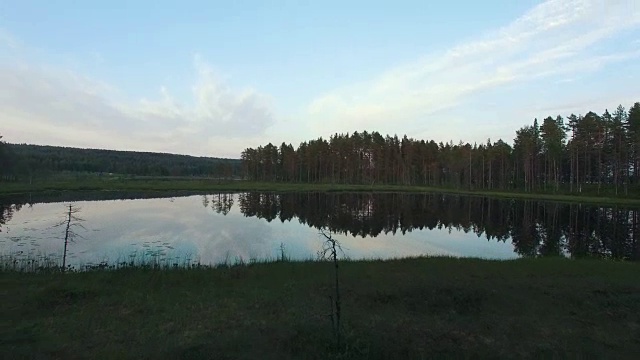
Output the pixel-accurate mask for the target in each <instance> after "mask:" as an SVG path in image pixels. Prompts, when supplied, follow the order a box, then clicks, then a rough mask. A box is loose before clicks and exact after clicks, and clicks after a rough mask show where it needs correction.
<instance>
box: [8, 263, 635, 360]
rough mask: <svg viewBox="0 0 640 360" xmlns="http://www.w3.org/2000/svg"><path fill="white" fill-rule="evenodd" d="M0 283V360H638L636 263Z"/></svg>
mask: <svg viewBox="0 0 640 360" xmlns="http://www.w3.org/2000/svg"><path fill="white" fill-rule="evenodd" d="M332 266H333V265H332V264H330V263H328V262H286V261H284V262H282V261H281V262H274V263H260V264H253V265H243V266H232V267H219V268H196V269H181V268H180V269H174V270H167V269H165V270H153V269H145V268H124V269H121V270H114V271H89V272H80V273H68V274H60V273H37V274H34V273H16V272H10V271H5V272H0V298H2V299H3V306H2V307H0V319H1V320H0V358H42V359H75V358H77V359H83V358H86V359H104V358H114V359H115V358H117V359H209V358H215V359H257V358H260V359H327V358H340V359H397V358H398V359H399V358H407V359H421V358H506V359H508V358H518V359H520V358H616V359H622V358H635V356H636V355H637V354H638V353H640V282H639V281H638V279H639V278H640V265H639V264H634V263H624V262H609V261H594V260H567V259H521V260H514V261H487V260H476V259H454V258H417V259H403V260H393V261H344V262H342V263H341V266H340V280H341V293H342V321H343V324H344V326H343V334H344V338H343V344H344V345H343V347H342V348H340V349H336V348H335V347H334V346H333V337H332V336H333V334H332V332H331V331H332V330H331V324H330V319H329V317H328V315H329V314H330V313H331V308H330V299H329V296H330V295H331V294H332V293H333V289H332V278H331V276H332V271H333V267H332Z"/></svg>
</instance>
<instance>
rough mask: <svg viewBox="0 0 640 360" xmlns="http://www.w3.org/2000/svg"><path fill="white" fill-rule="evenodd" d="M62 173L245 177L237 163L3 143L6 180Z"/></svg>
mask: <svg viewBox="0 0 640 360" xmlns="http://www.w3.org/2000/svg"><path fill="white" fill-rule="evenodd" d="M58 172H82V173H97V174H101V173H107V174H108V173H112V174H127V175H140V176H199V177H225V178H234V177H239V176H241V173H240V172H241V164H240V161H238V160H237V159H220V158H211V157H195V156H188V155H174V154H164V153H152V152H135V151H115V150H99V149H80V148H70V147H59V146H42V145H26V144H9V143H0V177H2V178H4V179H7V180H12V179H14V180H15V179H18V178H20V177H31V176H40V177H46V176H47V175H50V174H52V173H58Z"/></svg>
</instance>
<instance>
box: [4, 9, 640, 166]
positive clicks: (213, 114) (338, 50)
mask: <svg viewBox="0 0 640 360" xmlns="http://www.w3.org/2000/svg"><path fill="white" fill-rule="evenodd" d="M639 57H640V2H638V1H637V0H626V1H623V0H601V1H596V0H550V1H532V0H522V1H506V0H500V1H484V2H477V1H473V2H472V1H468V2H467V1H447V2H437V3H436V2H426V1H393V2H391V1H236V2H222V1H180V2H175V1H171V2H170V1H154V2H151V1H113V0H112V1H85V2H77V1H55V2H52V1H28V0H23V1H20V2H17V1H9V0H0V134H2V135H4V136H5V139H6V140H7V141H10V142H28V143H38V144H52V145H67V146H81V147H98V148H113V149H132V150H145V151H163V152H175V153H184V154H193V155H208V156H224V157H239V154H240V152H241V151H242V149H244V148H245V147H248V146H257V145H260V144H265V143H267V142H273V143H276V144H279V143H281V142H282V141H285V142H288V143H293V144H294V145H296V146H297V145H298V144H299V142H300V141H303V140H307V139H311V138H316V137H318V136H325V137H327V136H329V135H331V134H333V133H336V132H347V131H348V132H352V131H356V130H358V131H361V130H369V131H374V130H375V131H380V132H382V133H383V134H384V133H389V134H398V135H402V134H407V135H409V136H411V137H414V138H423V139H434V140H436V141H445V142H446V141H449V140H453V141H454V142H458V141H459V140H462V141H464V142H484V141H486V140H487V138H491V139H492V140H497V139H498V138H502V139H504V140H505V141H508V142H511V140H512V139H513V137H514V133H515V130H516V129H518V128H519V127H521V126H522V125H524V124H528V123H530V122H532V120H533V118H535V117H537V118H544V117H546V116H548V115H553V116H555V115H558V114H560V115H563V116H566V115H569V114H571V113H572V112H575V113H586V112H587V111H589V110H593V111H596V112H598V113H601V112H604V110H605V109H606V108H609V109H613V108H615V107H616V106H617V105H618V104H623V105H624V106H625V107H627V108H628V107H629V106H631V105H632V104H633V103H634V102H636V101H640V86H637V84H638V83H640V82H639V80H640V79H639V77H640V76H639V75H638V74H640V61H638V60H639V59H638V58H639Z"/></svg>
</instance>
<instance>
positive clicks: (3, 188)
mask: <svg viewBox="0 0 640 360" xmlns="http://www.w3.org/2000/svg"><path fill="white" fill-rule="evenodd" d="M84 190H118V191H142V190H145V191H146V190H148V191H183V190H184V191H202V192H208V191H276V192H292V191H326V192H357V191H361V192H435V193H450V194H463V195H473V196H489V197H500V198H510V199H533V200H546V201H558V202H577V203H590V204H599V205H640V197H636V196H624V195H622V194H620V195H611V194H608V195H594V194H589V195H587V194H584V195H576V194H554V193H526V192H517V191H513V192H508V191H480V190H478V191H469V190H463V189H450V188H434V187H424V186H402V185H345V184H296V183H259V182H249V181H221V180H205V179H198V178H194V179H189V178H182V179H176V178H173V179H148V178H143V179H135V178H130V179H129V178H109V177H104V178H95V177H94V178H91V177H88V178H81V179H79V180H71V179H66V180H56V181H37V182H34V183H32V184H28V183H7V182H5V183H0V195H8V194H19V193H29V192H44V191H84Z"/></svg>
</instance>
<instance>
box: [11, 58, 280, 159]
mask: <svg viewBox="0 0 640 360" xmlns="http://www.w3.org/2000/svg"><path fill="white" fill-rule="evenodd" d="M194 72H195V74H196V76H195V77H196V80H195V83H194V85H193V93H192V98H191V101H190V103H181V102H179V101H178V100H176V98H175V97H173V96H172V95H171V93H170V91H169V90H168V89H167V88H165V87H162V88H160V89H159V92H158V95H157V96H155V97H153V98H144V99H141V100H139V101H137V102H132V103H130V102H122V101H116V100H114V99H116V98H118V97H117V96H116V95H117V89H114V88H113V87H112V86H109V85H106V84H103V83H100V82H98V81H95V80H92V79H89V78H85V77H83V76H80V75H79V74H76V73H74V72H71V71H64V70H60V69H51V68H45V67H37V66H33V65H27V64H22V65H19V64H0V117H1V118H2V119H3V121H2V122H3V129H2V131H3V135H6V139H7V140H8V141H25V142H35V143H59V144H67V145H74V146H83V147H104V148H113V147H117V148H121V149H137V150H146V151H168V152H182V153H191V154H198V155H220V156H229V157H237V156H239V155H238V154H239V152H240V151H241V149H242V147H243V145H244V142H245V141H246V140H247V139H252V138H256V137H260V136H261V135H262V134H263V133H264V131H265V130H266V129H267V128H268V127H269V126H271V125H272V124H273V122H274V115H273V112H272V110H271V102H270V99H269V98H268V97H266V96H264V95H262V94H260V93H259V92H257V91H255V90H252V89H245V90H236V89H232V88H231V87H229V86H228V85H226V84H225V83H224V82H223V81H221V80H219V79H217V78H216V77H215V75H214V72H213V71H212V69H211V68H210V67H209V66H208V65H207V63H206V62H205V61H203V60H202V59H200V58H199V57H197V58H196V59H195V60H194ZM240 138H242V139H243V141H238V139H240Z"/></svg>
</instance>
